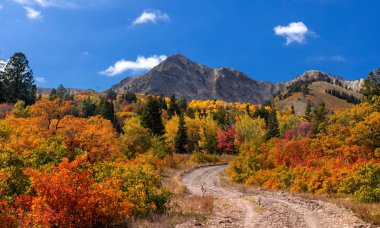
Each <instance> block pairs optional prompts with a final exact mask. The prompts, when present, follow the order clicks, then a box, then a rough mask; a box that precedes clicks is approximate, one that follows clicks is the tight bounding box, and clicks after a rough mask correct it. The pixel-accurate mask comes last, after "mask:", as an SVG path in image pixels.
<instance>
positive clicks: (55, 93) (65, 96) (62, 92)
mask: <svg viewBox="0 0 380 228" xmlns="http://www.w3.org/2000/svg"><path fill="white" fill-rule="evenodd" d="M57 98H61V99H62V100H63V101H70V100H74V95H72V94H71V92H70V90H68V89H66V88H65V87H64V86H63V85H62V84H61V85H59V86H58V88H57V89H52V90H51V92H50V94H49V100H50V101H53V100H55V99H57Z"/></svg>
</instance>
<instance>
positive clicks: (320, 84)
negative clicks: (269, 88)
mask: <svg viewBox="0 0 380 228" xmlns="http://www.w3.org/2000/svg"><path fill="white" fill-rule="evenodd" d="M362 83H363V80H362V79H360V80H355V81H346V80H343V79H341V78H339V77H334V76H331V75H329V74H326V73H323V72H319V71H314V70H313V71H306V72H305V73H304V74H303V75H301V76H298V77H296V78H295V79H294V80H292V81H291V82H289V83H288V85H287V87H286V89H285V90H284V91H282V92H280V93H279V94H277V95H276V97H275V98H274V101H275V105H276V107H277V108H278V109H279V110H284V109H290V108H291V107H292V106H293V107H294V111H295V113H296V114H297V115H304V112H305V107H306V103H307V100H310V101H311V102H312V103H313V104H314V105H315V104H317V103H318V102H319V101H324V102H325V104H326V108H327V109H328V110H330V111H332V112H336V111H339V110H343V109H346V108H349V107H351V106H352V105H353V104H354V103H357V102H359V101H360V100H361V99H362V97H363V95H362V94H360V93H359V91H360V89H361V86H362Z"/></svg>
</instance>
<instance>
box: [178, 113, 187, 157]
mask: <svg viewBox="0 0 380 228" xmlns="http://www.w3.org/2000/svg"><path fill="white" fill-rule="evenodd" d="M178 123H179V124H178V131H177V136H176V137H175V151H176V152H177V153H184V152H186V151H187V149H186V145H187V144H188V139H187V129H186V126H185V119H184V117H183V115H180V116H179V122H178Z"/></svg>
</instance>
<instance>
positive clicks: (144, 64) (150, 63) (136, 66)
mask: <svg viewBox="0 0 380 228" xmlns="http://www.w3.org/2000/svg"><path fill="white" fill-rule="evenodd" d="M166 58H167V57H166V56H165V55H153V56H150V57H147V58H145V57H144V56H138V57H137V59H136V61H127V60H124V59H122V60H119V61H117V62H116V63H115V64H114V65H113V66H110V67H108V68H107V69H106V70H105V71H102V72H100V74H103V75H107V76H111V77H112V76H116V75H119V74H121V73H124V72H126V71H132V72H133V73H137V72H141V71H146V70H150V69H152V68H153V67H155V66H157V65H158V64H160V62H162V61H164V60H165V59H166Z"/></svg>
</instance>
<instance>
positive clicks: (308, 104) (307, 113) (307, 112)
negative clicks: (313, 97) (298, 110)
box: [305, 99, 313, 121]
mask: <svg viewBox="0 0 380 228" xmlns="http://www.w3.org/2000/svg"><path fill="white" fill-rule="evenodd" d="M312 106H313V104H312V103H311V101H310V100H309V99H308V100H307V102H306V108H305V119H306V120H309V121H310V120H311V107H312Z"/></svg>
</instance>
